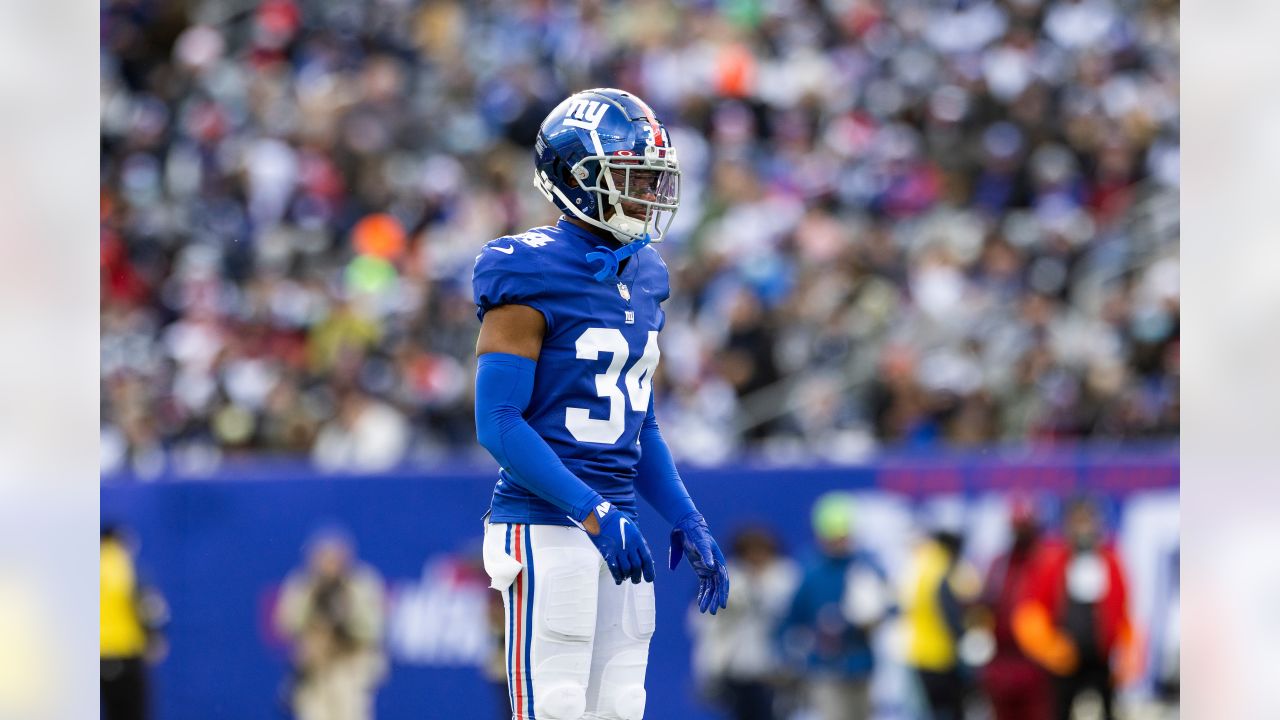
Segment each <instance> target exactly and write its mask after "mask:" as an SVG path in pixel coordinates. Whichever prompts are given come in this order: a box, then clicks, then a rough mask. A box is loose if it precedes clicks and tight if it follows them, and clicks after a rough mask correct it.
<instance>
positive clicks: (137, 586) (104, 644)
mask: <svg viewBox="0 0 1280 720" xmlns="http://www.w3.org/2000/svg"><path fill="white" fill-rule="evenodd" d="M168 616H169V610H168V605H167V604H166V603H165V600H164V597H163V596H162V595H161V594H160V593H159V591H157V590H156V589H155V588H152V587H149V586H147V585H145V584H143V583H142V581H141V580H140V579H139V577H138V571H137V568H136V566H135V565H134V561H133V550H132V549H131V548H130V547H129V541H128V538H127V537H126V534H125V532H124V531H122V529H121V528H119V527H116V526H114V525H104V526H103V527H102V532H101V534H100V540H99V589H98V628H99V630H98V652H99V656H100V660H101V664H100V673H99V674H100V680H101V682H100V684H101V698H102V716H103V717H104V718H106V720H146V718H149V717H151V712H150V698H149V692H150V691H149V683H148V681H147V675H148V671H147V665H148V664H150V663H153V662H157V661H159V660H160V658H161V657H163V655H164V652H165V646H164V640H163V638H162V637H161V635H160V630H161V628H162V627H163V625H164V624H165V623H166V622H167V621H168Z"/></svg>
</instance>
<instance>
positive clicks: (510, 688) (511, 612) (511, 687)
mask: <svg viewBox="0 0 1280 720" xmlns="http://www.w3.org/2000/svg"><path fill="white" fill-rule="evenodd" d="M506 552H507V554H508V555H510V554H511V525H510V524H508V525H507V547H506ZM507 608H508V615H507V696H508V697H507V701H508V703H510V705H511V707H512V708H513V711H514V708H515V706H516V693H515V687H516V686H515V682H514V681H513V680H512V678H514V675H512V674H511V673H512V671H513V668H512V666H511V658H512V656H513V655H514V654H515V649H516V635H515V619H516V593H515V584H514V583H513V584H511V585H508V586H507Z"/></svg>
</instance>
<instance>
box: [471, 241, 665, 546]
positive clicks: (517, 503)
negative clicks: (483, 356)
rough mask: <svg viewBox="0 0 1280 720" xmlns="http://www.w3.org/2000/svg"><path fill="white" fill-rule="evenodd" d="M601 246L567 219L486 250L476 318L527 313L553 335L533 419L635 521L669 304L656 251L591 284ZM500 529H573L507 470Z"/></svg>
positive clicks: (541, 363) (571, 464)
mask: <svg viewBox="0 0 1280 720" xmlns="http://www.w3.org/2000/svg"><path fill="white" fill-rule="evenodd" d="M603 244H604V242H603V241H601V240H600V238H598V237H597V236H595V235H593V234H592V233H590V232H588V231H586V230H584V229H582V228H580V227H578V226H576V225H573V224H572V223H569V222H567V221H566V220H564V219H563V218H562V219H561V220H560V221H559V222H558V223H557V224H556V225H555V226H548V227H539V228H534V229H532V230H529V231H528V232H525V233H523V234H520V235H514V236H510V237H503V238H498V239H497V240H494V241H492V242H490V243H488V244H487V245H485V248H484V250H483V251H482V252H481V253H480V255H479V257H477V258H476V266H475V271H474V274H473V277H472V288H473V291H474V293H475V303H476V307H477V309H478V310H477V313H478V314H479V316H480V318H481V319H483V318H484V313H485V312H486V311H487V310H489V309H491V308H495V307H498V306H499V305H527V306H529V307H531V308H534V309H536V310H537V311H538V312H540V313H542V316H543V317H544V318H546V322H547V329H546V334H545V336H544V337H543V340H542V352H541V354H540V356H539V358H538V366H537V371H536V374H535V376H534V386H533V396H532V398H531V399H530V401H529V407H528V410H527V411H526V412H525V415H524V417H525V420H526V421H528V423H529V425H530V426H531V427H532V428H533V430H534V431H535V432H536V433H537V434H538V435H539V436H541V437H542V439H543V440H545V441H546V443H547V444H548V445H549V446H550V447H551V449H552V451H553V452H555V454H556V455H557V456H559V457H560V459H561V460H562V461H563V462H564V464H565V467H567V468H568V469H569V471H570V472H572V473H573V474H574V475H576V476H578V478H579V479H581V480H582V481H583V482H584V483H586V484H587V485H588V486H590V487H591V488H592V489H593V490H595V491H596V492H598V493H600V494H601V495H602V496H603V497H604V498H605V499H606V500H608V501H609V502H611V503H613V504H614V505H615V506H617V507H618V509H619V510H621V511H623V512H625V513H627V514H628V515H630V516H631V517H632V518H633V519H634V518H635V515H636V501H635V487H634V480H635V477H636V463H637V462H638V461H639V460H640V447H639V435H640V426H641V424H642V423H643V421H644V418H645V414H646V413H647V412H648V410H649V403H650V396H651V391H652V382H653V375H654V372H655V371H656V370H657V367H658V355H659V351H658V332H659V331H660V330H662V326H663V324H664V323H665V321H666V317H665V315H664V314H663V311H662V302H663V301H664V300H666V299H667V297H668V295H670V283H669V280H668V277H667V266H666V264H665V263H664V262H663V261H662V257H661V256H660V255H659V254H658V252H657V251H656V250H654V249H653V248H652V247H646V248H643V249H642V250H641V251H640V252H639V253H637V254H636V255H634V256H632V257H631V259H630V260H628V261H627V263H626V265H625V266H624V267H623V268H622V269H621V270H619V271H618V277H619V280H620V282H619V281H610V282H601V281H599V280H596V279H595V278H594V277H593V274H594V272H595V270H596V269H597V266H595V265H592V264H590V263H588V262H587V260H586V257H585V256H586V254H587V253H589V252H592V251H593V250H595V248H596V247H597V246H600V245H603ZM491 512H492V515H491V520H492V521H493V522H510V523H534V524H551V525H570V524H571V522H570V520H569V519H568V517H567V516H566V515H565V512H564V511H563V510H561V509H560V508H558V507H556V506H555V505H552V504H551V503H549V502H547V501H545V500H543V499H542V498H540V497H538V496H537V495H535V494H534V493H533V492H532V491H530V490H527V489H526V488H525V487H524V486H522V484H521V482H520V478H519V477H517V476H516V475H515V474H514V473H513V472H512V471H511V470H510V469H508V468H503V469H502V470H500V471H499V478H498V482H497V485H496V487H495V488H494V491H493V504H492V507H491Z"/></svg>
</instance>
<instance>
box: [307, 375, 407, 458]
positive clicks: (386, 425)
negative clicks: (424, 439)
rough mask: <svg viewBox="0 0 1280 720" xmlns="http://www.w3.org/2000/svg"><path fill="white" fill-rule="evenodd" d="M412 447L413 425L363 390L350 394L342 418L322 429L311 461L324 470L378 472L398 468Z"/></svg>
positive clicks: (341, 410)
mask: <svg viewBox="0 0 1280 720" xmlns="http://www.w3.org/2000/svg"><path fill="white" fill-rule="evenodd" d="M408 443H409V422H408V420H407V419H406V418H405V416H404V413H402V412H400V411H399V410H397V409H396V408H395V407H393V406H391V405H389V404H387V403H385V402H382V401H380V400H378V399H376V398H373V397H370V396H369V395H368V394H367V393H365V392H364V391H363V390H359V389H351V390H348V391H347V392H346V393H345V394H344V395H343V396H342V399H341V400H340V401H339V410H338V416H337V417H336V418H334V419H333V420H331V421H329V422H328V423H326V424H325V425H324V427H322V428H320V434H319V435H318V436H316V442H315V445H314V446H313V447H312V449H311V459H312V461H313V462H314V463H315V464H316V467H318V468H320V469H322V470H328V471H336V470H348V471H354V472H377V471H379V470H387V469H389V468H392V467H395V466H396V465H397V464H398V463H399V462H400V461H401V460H402V459H403V458H404V453H405V450H406V448H407V447H408Z"/></svg>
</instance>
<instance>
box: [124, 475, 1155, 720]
mask: <svg viewBox="0 0 1280 720" xmlns="http://www.w3.org/2000/svg"><path fill="white" fill-rule="evenodd" d="M683 474H684V475H685V479H686V483H687V484H688V485H689V487H690V489H691V491H692V493H693V495H694V497H695V499H696V500H697V502H698V504H699V506H700V509H702V511H703V513H704V514H705V515H706V516H707V519H708V521H709V522H710V524H711V527H712V529H713V531H714V532H715V533H716V536H717V538H718V539H719V540H720V542H721V545H722V546H727V545H728V543H729V538H730V537H731V536H732V534H733V532H734V531H735V530H736V529H737V528H740V527H742V526H744V525H745V524H747V523H763V524H765V525H768V526H770V527H771V528H772V529H774V530H775V531H776V532H777V533H778V535H779V537H780V538H781V539H782V541H783V547H784V549H785V550H787V551H788V552H789V553H790V554H791V555H792V556H793V557H803V556H804V554H805V553H807V552H808V551H809V549H810V548H811V543H810V540H809V538H810V535H809V510H810V507H811V505H812V503H813V501H814V499H815V498H816V497H817V496H818V495H820V494H821V493H823V492H826V491H828V490H834V489H843V490H850V491H854V492H856V493H858V494H859V500H860V502H859V507H860V508H861V510H860V511H859V514H858V520H857V521H856V522H857V524H858V526H859V527H860V528H861V532H862V535H863V539H864V542H865V543H866V544H867V545H869V546H870V547H871V548H872V549H873V550H875V551H876V552H878V553H879V554H880V555H881V556H882V559H883V560H884V561H885V564H886V566H887V567H888V568H889V570H890V572H891V573H894V572H900V571H901V568H902V564H903V562H904V561H905V558H906V555H907V552H908V551H909V548H910V543H911V540H912V538H913V537H914V533H915V532H916V528H917V525H916V522H915V518H916V517H917V516H918V515H919V514H920V513H921V512H922V511H925V510H926V508H925V506H932V505H938V504H944V505H945V504H951V505H954V506H956V507H958V508H960V509H961V511H962V512H964V513H965V517H966V524H967V527H968V530H969V535H968V546H967V547H968V552H969V554H970V556H971V557H972V559H973V560H974V561H975V562H977V563H979V564H980V565H981V564H982V563H985V562H986V560H987V559H989V558H990V557H991V555H992V554H993V553H995V552H997V551H998V550H999V549H1001V547H1002V545H1003V542H1004V535H1003V532H1004V524H1003V523H1004V498H1005V496H1006V495H1007V491H1008V490H1010V489H1012V488H1024V489H1027V490H1029V491H1031V492H1033V493H1035V494H1037V495H1040V496H1042V497H1043V498H1044V499H1045V500H1046V501H1047V502H1046V507H1048V508H1049V509H1050V511H1051V512H1052V511H1053V508H1054V506H1055V503H1054V501H1053V499H1054V498H1061V497H1064V496H1069V495H1071V494H1073V493H1076V492H1087V493H1090V494H1092V495H1094V496H1096V497H1098V498H1099V499H1100V500H1101V501H1102V503H1103V506H1104V510H1105V511H1106V515H1107V517H1108V519H1109V522H1110V523H1111V524H1112V526H1113V527H1114V528H1115V530H1116V532H1117V539H1118V541H1119V542H1120V545H1121V549H1122V552H1123V553H1124V558H1125V560H1126V561H1127V563H1128V565H1129V572H1130V575H1131V577H1132V578H1133V580H1132V584H1133V589H1132V607H1133V611H1134V613H1135V615H1136V616H1137V617H1138V619H1139V621H1140V622H1141V623H1142V624H1143V626H1144V627H1145V628H1146V629H1147V630H1148V636H1149V637H1150V640H1151V642H1150V644H1151V645H1152V646H1153V647H1157V646H1158V644H1159V642H1160V640H1161V637H1162V636H1163V629H1162V628H1163V626H1164V624H1165V622H1166V620H1165V619H1164V618H1165V617H1166V613H1165V609H1166V608H1167V607H1169V606H1170V605H1171V599H1172V598H1174V597H1176V582H1177V577H1176V568H1177V560H1176V558H1177V550H1178V548H1177V541H1178V539H1177V531H1178V528H1177V522H1178V521H1177V484H1178V459H1177V454H1176V450H1160V449H1157V450H1152V451H1143V452H1124V453H1109V454H1106V455H1097V454H1090V453H1086V452H1071V453H1066V454H1058V455H1055V456H1050V457H1035V458H1022V459H1018V458H1009V457H1003V456H1000V455H998V454H983V455H963V456H948V457H943V456H936V457H914V458H900V459H884V460H881V461H878V462H876V463H874V464H870V465H866V466H859V467H807V468H803V469H796V468H774V469H769V468H759V467H741V468H716V469H695V468H685V469H684V470H683ZM493 477H494V474H493V473H492V472H489V471H476V470H471V469H467V470H459V471H456V472H440V471H430V472H425V471H419V472H412V471H404V472H396V473H389V474H385V475H378V476H363V477H356V476H332V475H318V474H315V473H314V472H313V471H310V470H307V469H305V467H303V466H296V467H295V466H288V465H285V466H280V465H277V466H274V467H272V468H270V469H265V470H264V469H259V470H257V471H255V470H254V469H253V468H239V469H237V470H236V471H234V472H233V471H224V472H223V473H222V474H221V475H219V476H216V477H212V478H206V479H202V480H199V481H193V480H171V481H153V482H146V483H142V482H112V481H111V480H112V479H110V478H108V479H104V485H103V487H102V493H101V498H102V519H103V520H104V521H111V522H117V523H122V524H124V525H126V526H128V527H129V528H130V529H131V531H132V532H133V534H134V535H135V536H136V537H137V539H138V540H139V542H140V552H139V570H140V572H141V574H142V575H143V577H144V579H145V580H147V581H149V582H151V583H153V584H155V585H156V586H157V587H159V588H160V589H161V591H162V592H163V593H164V594H165V596H166V597H167V598H168V600H169V604H170V610H171V614H172V622H171V624H170V626H169V628H168V632H167V636H168V640H169V645H170V650H169V655H168V657H167V658H166V659H165V661H164V662H163V663H162V664H161V665H159V666H158V667H157V668H155V671H154V675H153V678H154V680H153V689H154V699H155V709H156V713H155V717H157V718H159V720H224V719H226V718H235V719H236V720H267V719H272V720H275V719H278V718H281V717H284V715H283V714H282V713H281V711H280V709H279V708H280V697H279V691H280V688H281V683H282V681H283V679H284V677H285V674H286V670H287V662H286V652H285V648H284V646H283V645H282V643H281V642H280V640H279V638H277V637H276V636H275V635H274V633H273V631H272V630H271V627H270V610H271V607H272V603H273V601H274V598H275V593H276V591H277V589H278V586H279V583H280V582H281V581H282V579H283V578H284V576H285V575H286V574H287V573H288V572H289V571H290V570H291V569H293V568H294V567H296V566H297V565H298V564H299V563H300V562H301V561H302V556H301V547H302V545H303V543H304V542H305V540H306V539H307V537H308V536H309V535H310V534H311V533H312V532H313V531H314V530H315V529H316V528H317V527H319V526H321V525H325V524H330V523H338V524H341V525H342V526H344V527H345V528H346V529H347V530H349V531H350V533H351V535H352V536H353V537H354V538H355V540H356V543H357V553H358V555H359V557H360V558H361V559H362V560H363V561H364V562H367V563H368V564H370V565H372V566H373V567H375V568H376V569H378V570H379V571H380V572H381V573H382V575H383V577H384V579H385V580H386V582H387V585H388V589H389V592H388V606H389V607H388V638H387V646H388V652H389V654H390V657H391V659H392V669H391V674H390V676H389V678H388V681H387V683H386V684H385V685H384V686H383V687H382V689H381V691H380V693H379V695H378V714H377V717H379V718H383V719H384V720H399V719H401V718H404V719H406V720H407V719H409V718H413V719H414V720H470V719H472V718H476V719H483V720H490V719H491V718H497V717H499V716H498V714H497V712H496V710H495V707H496V706H495V704H494V700H495V698H496V697H498V693H499V692H505V691H504V690H498V689H495V688H494V687H492V686H490V685H489V684H488V683H486V681H485V680H484V679H483V677H482V675H481V673H480V672H479V670H478V667H477V666H478V664H479V663H480V662H482V660H483V658H484V655H485V653H486V652H487V648H488V644H487V643H488V642H489V637H488V634H487V633H488V630H487V625H486V624H485V623H486V617H485V607H486V606H485V603H486V601H487V600H488V599H489V596H490V594H491V593H492V591H490V590H488V589H487V588H486V587H485V585H486V579H485V578H483V577H482V575H481V574H480V570H479V543H480V537H481V525H480V522H481V520H480V518H481V515H482V514H483V512H484V510H485V509H486V507H487V504H488V498H489V494H490V492H491V490H492V483H493ZM1052 521H1053V519H1052V517H1051V518H1050V522H1052ZM640 522H641V526H642V527H643V529H644V531H645V535H646V537H647V538H648V540H649V544H650V547H651V548H652V549H653V551H654V555H655V557H658V558H659V559H660V560H665V554H666V546H667V539H666V535H667V530H668V528H667V527H666V525H665V523H663V522H662V521H661V520H660V519H659V518H658V517H657V514H656V513H655V512H653V510H652V509H650V508H649V507H648V506H647V505H646V504H644V503H641V519H640ZM657 583H658V584H657V588H656V589H657V598H658V610H657V612H658V632H657V635H656V636H655V639H654V644H653V647H652V650H651V653H650V665H649V676H648V681H647V683H646V684H647V686H648V688H649V705H648V711H647V712H646V717H650V718H656V719H658V720H673V719H677V718H678V719H680V720H703V719H708V720H709V719H710V718H714V717H717V716H716V715H715V714H713V713H711V712H709V711H708V710H707V709H706V708H704V707H703V706H701V705H700V704H699V703H698V700H697V698H696V691H695V689H694V687H693V682H692V679H691V674H690V672H689V653H690V640H689V633H688V628H687V624H688V618H687V615H686V613H687V609H688V603H689V601H690V600H691V599H692V598H693V594H694V590H695V581H694V576H693V574H692V573H691V572H689V570H688V568H687V566H685V565H684V564H683V563H682V565H681V567H680V569H679V570H678V571H677V572H675V573H671V572H668V571H667V570H666V568H665V565H663V563H661V562H659V569H658V578H657ZM730 602H732V598H731V599H730ZM1149 664H1150V663H1149ZM888 665H891V663H890V664H888ZM881 675H882V677H878V678H877V686H876V692H877V695H878V697H879V701H880V706H881V707H882V708H886V709H890V710H892V709H893V708H895V707H897V706H898V704H899V703H900V699H899V698H898V696H899V695H901V694H902V686H901V682H902V673H901V672H895V670H894V668H892V667H886V668H885V669H884V670H883V672H882V673H881ZM885 716H886V717H888V716H896V713H892V712H891V713H889V714H887V715H885Z"/></svg>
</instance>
